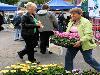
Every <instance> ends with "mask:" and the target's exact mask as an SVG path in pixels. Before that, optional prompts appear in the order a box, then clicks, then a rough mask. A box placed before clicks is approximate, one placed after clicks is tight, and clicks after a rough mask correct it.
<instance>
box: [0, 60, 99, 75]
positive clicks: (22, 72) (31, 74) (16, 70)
mask: <svg viewBox="0 0 100 75" xmlns="http://www.w3.org/2000/svg"><path fill="white" fill-rule="evenodd" d="M27 62H28V63H25V64H21V63H17V64H14V65H11V66H7V67H5V70H0V75H100V73H99V72H97V71H95V70H94V71H93V70H84V71H81V69H74V70H72V71H66V70H65V69H64V67H63V66H62V65H58V64H47V65H42V64H36V63H30V62H29V61H27Z"/></svg>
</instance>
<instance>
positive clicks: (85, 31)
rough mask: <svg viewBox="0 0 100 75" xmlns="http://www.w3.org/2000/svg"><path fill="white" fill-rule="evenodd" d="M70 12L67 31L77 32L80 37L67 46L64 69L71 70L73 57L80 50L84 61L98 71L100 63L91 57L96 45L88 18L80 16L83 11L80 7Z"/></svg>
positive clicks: (99, 70)
mask: <svg viewBox="0 0 100 75" xmlns="http://www.w3.org/2000/svg"><path fill="white" fill-rule="evenodd" d="M70 13H71V20H70V22H69V24H68V28H67V32H68V33H69V32H71V33H73V32H76V33H78V34H79V36H80V39H79V40H77V42H75V43H74V45H73V46H72V47H68V49H67V52H66V56H65V69H66V70H68V71H71V70H73V59H74V58H75V56H76V54H77V52H78V51H79V50H80V52H81V53H82V55H83V58H84V60H85V62H86V63H88V64H89V65H90V66H91V67H93V68H94V69H95V70H97V71H98V72H100V64H99V63H98V62H97V61H96V60H95V59H94V58H93V57H92V50H93V49H94V48H95V47H96V44H95V42H94V39H93V31H92V24H91V23H90V21H89V20H88V19H86V18H84V17H82V13H83V11H82V10H81V9H80V8H73V9H71V10H70ZM73 30H74V31H73Z"/></svg>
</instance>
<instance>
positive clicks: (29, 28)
mask: <svg viewBox="0 0 100 75" xmlns="http://www.w3.org/2000/svg"><path fill="white" fill-rule="evenodd" d="M33 16H34V17H35V15H33ZM21 23H22V24H21V25H22V32H21V33H22V34H25V35H34V33H38V28H39V26H36V23H35V22H34V18H33V17H32V16H31V15H30V14H29V13H28V12H27V13H26V14H25V15H23V16H22V21H21ZM34 28H36V32H34Z"/></svg>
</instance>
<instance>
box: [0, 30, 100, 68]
mask: <svg viewBox="0 0 100 75" xmlns="http://www.w3.org/2000/svg"><path fill="white" fill-rule="evenodd" d="M13 35H14V30H13V29H10V30H8V31H1V32H0V69H2V68H4V67H5V66H9V65H11V64H16V63H25V62H24V61H27V60H28V59H27V55H25V56H24V61H22V60H21V59H20V58H19V57H18V55H17V52H18V51H20V50H22V49H23V48H24V45H25V43H24V41H14V39H13V37H14V36H13ZM36 50H37V51H38V52H36V53H35V58H36V59H37V60H38V61H40V63H41V64H52V63H55V64H62V65H63V66H64V61H65V60H64V59H65V54H66V51H67V49H66V48H63V54H62V55H60V56H58V55H56V54H49V53H48V51H47V53H46V54H41V53H40V49H39V48H38V47H37V48H36ZM93 57H94V58H95V59H96V60H97V61H98V62H99V63H100V46H97V48H96V49H94V50H93ZM74 65H75V66H74V68H75V69H82V70H87V69H92V68H91V67H90V66H89V65H88V64H87V63H85V62H84V59H83V57H82V54H81V53H80V52H78V54H77V55H76V57H75V60H74Z"/></svg>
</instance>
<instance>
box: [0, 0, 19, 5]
mask: <svg viewBox="0 0 100 75" xmlns="http://www.w3.org/2000/svg"><path fill="white" fill-rule="evenodd" d="M0 2H1V3H6V4H12V5H13V4H16V3H17V2H19V0H0Z"/></svg>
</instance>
